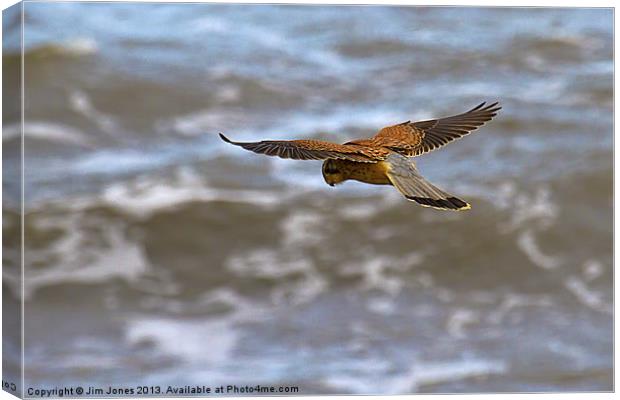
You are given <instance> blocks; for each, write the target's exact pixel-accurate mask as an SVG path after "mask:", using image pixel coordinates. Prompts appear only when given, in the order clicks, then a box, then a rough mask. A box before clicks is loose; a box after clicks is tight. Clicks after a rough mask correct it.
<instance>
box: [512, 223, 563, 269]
mask: <svg viewBox="0 0 620 400" xmlns="http://www.w3.org/2000/svg"><path fill="white" fill-rule="evenodd" d="M517 244H518V245H519V248H520V249H521V251H523V253H525V255H526V256H527V257H528V258H529V259H530V261H532V263H533V264H534V265H536V266H539V267H541V268H543V269H555V268H558V267H559V266H560V265H561V264H562V258H561V257H559V256H550V255H547V254H544V253H543V252H542V250H541V249H540V247H539V244H538V243H537V242H536V237H535V236H534V232H533V230H531V229H528V230H526V231H525V232H522V233H521V234H519V239H518V241H517Z"/></svg>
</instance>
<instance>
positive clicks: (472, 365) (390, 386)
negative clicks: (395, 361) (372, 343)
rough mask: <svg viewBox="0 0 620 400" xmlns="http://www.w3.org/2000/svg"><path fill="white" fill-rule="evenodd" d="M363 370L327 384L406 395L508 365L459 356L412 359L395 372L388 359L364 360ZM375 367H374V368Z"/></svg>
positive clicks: (501, 371)
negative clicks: (448, 359)
mask: <svg viewBox="0 0 620 400" xmlns="http://www.w3.org/2000/svg"><path fill="white" fill-rule="evenodd" d="M363 362H364V365H365V366H368V367H367V368H364V371H363V372H362V373H358V374H356V375H353V374H340V375H339V376H338V377H330V378H327V379H326V380H325V383H326V384H327V385H329V386H331V387H333V388H335V389H341V390H346V391H350V392H353V393H358V394H373V393H381V394H402V393H411V392H416V391H418V390H419V389H420V388H421V387H422V386H425V385H437V384H441V383H448V382H458V381H459V380H462V379H467V378H472V377H481V376H489V375H498V374H504V373H506V372H507V371H508V366H507V365H506V363H505V362H503V361H501V360H484V359H458V360H453V361H444V362H427V361H420V360H412V364H413V366H412V367H411V368H410V369H409V370H406V371H405V372H403V373H394V372H393V371H392V368H391V365H390V364H388V363H385V361H384V360H377V359H372V360H364V361H363ZM370 366H374V367H372V368H371V367H370Z"/></svg>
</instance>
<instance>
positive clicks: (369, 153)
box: [220, 102, 501, 210]
mask: <svg viewBox="0 0 620 400" xmlns="http://www.w3.org/2000/svg"><path fill="white" fill-rule="evenodd" d="M485 104H486V103H481V104H479V105H478V106H476V107H474V108H472V109H471V110H469V111H467V112H464V113H462V114H458V115H454V116H451V117H445V118H438V119H432V120H428V121H418V122H411V121H407V122H403V123H400V124H398V125H393V126H388V127H385V128H383V129H381V130H380V131H379V132H378V133H377V134H376V135H375V136H373V137H372V138H368V139H357V140H352V141H349V142H347V143H344V144H337V143H332V142H326V141H322V140H264V141H261V142H233V141H231V140H229V139H228V138H227V137H226V136H224V135H223V134H221V133H220V137H221V138H222V140H224V141H226V142H228V143H231V144H234V145H235V146H240V147H243V148H244V149H246V150H250V151H253V152H255V153H259V154H266V155H268V156H278V157H281V158H290V159H294V160H327V161H325V163H324V164H323V176H324V178H325V181H326V182H327V183H328V184H330V185H332V186H333V185H334V184H337V183H340V182H343V181H345V180H347V179H353V180H358V181H361V182H365V183H371V184H392V185H394V186H395V187H396V188H397V189H398V190H399V191H401V193H403V194H404V195H405V197H407V198H408V199H409V200H413V201H416V202H418V203H419V204H422V205H424V206H428V207H434V208H440V209H456V210H460V209H467V208H469V205H468V204H467V203H465V202H464V201H462V200H460V199H457V198H455V197H451V196H450V195H448V194H447V193H445V192H443V191H441V190H440V189H438V188H436V187H435V186H433V185H431V184H430V183H429V182H427V181H425V180H424V179H423V178H422V177H421V176H420V175H419V173H418V172H417V170H416V169H415V166H414V164H413V162H412V161H411V160H409V159H408V157H415V156H419V155H420V154H424V153H427V152H429V151H433V150H435V149H437V148H439V147H442V146H444V145H446V144H448V143H450V142H451V141H453V140H456V139H459V138H461V137H463V136H465V135H467V134H469V133H470V132H472V131H474V130H476V129H478V128H479V127H480V126H482V125H484V123H485V122H488V121H490V120H491V119H492V118H493V117H494V116H495V115H497V112H498V111H499V110H500V109H501V107H500V106H499V105H498V103H497V102H496V103H493V104H489V105H486V106H485ZM403 160H405V161H403ZM368 164H376V165H374V166H371V165H368ZM405 164H410V165H411V166H412V168H408V167H406V166H405ZM363 165H366V166H365V167H363ZM395 165H398V167H399V168H398V173H399V174H400V175H398V177H397V175H395V173H394V170H395ZM329 171H332V172H329ZM333 171H337V173H335V172H333ZM401 175H402V176H401ZM403 178H408V179H409V181H410V182H409V183H411V182H412V181H416V180H417V181H416V182H417V185H414V186H415V188H414V187H413V186H412V185H408V184H403V182H402V180H403ZM386 182H387V183H386ZM420 188H425V190H422V192H424V193H418V192H419V191H420V190H418V189H420ZM414 189H415V190H414ZM407 192H409V193H407ZM412 192H415V193H414V194H412ZM424 196H427V197H424ZM442 196H443V197H442ZM446 196H447V197H446ZM451 199H454V200H451Z"/></svg>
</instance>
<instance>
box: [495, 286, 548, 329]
mask: <svg viewBox="0 0 620 400" xmlns="http://www.w3.org/2000/svg"><path fill="white" fill-rule="evenodd" d="M552 304H553V303H552V301H551V296H549V295H540V296H535V295H531V294H527V295H525V294H519V293H506V294H505V295H504V298H503V299H502V301H501V303H499V304H498V305H497V307H496V308H495V309H494V310H493V311H492V312H490V313H489V314H488V315H487V319H488V320H489V321H490V322H491V323H494V324H500V323H502V322H503V321H504V318H505V317H506V316H507V315H508V314H509V313H510V312H512V311H513V310H514V309H516V308H521V307H549V306H551V305H552Z"/></svg>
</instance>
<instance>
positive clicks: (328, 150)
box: [220, 133, 389, 163]
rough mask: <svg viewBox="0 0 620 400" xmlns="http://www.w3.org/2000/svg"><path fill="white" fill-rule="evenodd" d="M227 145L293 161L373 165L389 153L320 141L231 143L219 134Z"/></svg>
mask: <svg viewBox="0 0 620 400" xmlns="http://www.w3.org/2000/svg"><path fill="white" fill-rule="evenodd" d="M220 137H221V138H222V140H224V141H225V142H227V143H230V144H234V145H235V146H240V147H243V148H244V149H246V150H250V151H253V152H255V153H259V154H265V155H268V156H278V157H281V158H291V159H293V160H325V159H340V160H349V161H356V162H365V163H374V162H377V161H381V160H383V159H385V157H387V155H388V154H389V151H388V150H386V149H381V148H371V147H367V146H360V145H355V144H337V143H331V142H325V141H322V140H263V141H261V142H233V141H232V140H230V139H228V138H227V137H226V136H224V135H222V134H221V133H220Z"/></svg>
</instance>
